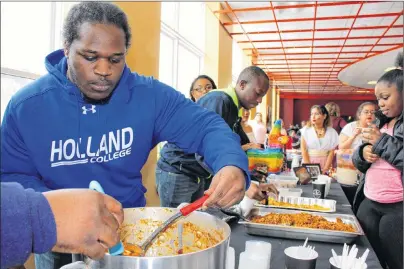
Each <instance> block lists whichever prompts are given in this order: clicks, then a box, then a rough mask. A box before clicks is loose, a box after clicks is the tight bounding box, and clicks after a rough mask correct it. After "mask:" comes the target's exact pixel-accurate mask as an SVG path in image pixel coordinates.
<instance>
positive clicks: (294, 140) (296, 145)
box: [288, 126, 301, 149]
mask: <svg viewBox="0 0 404 269" xmlns="http://www.w3.org/2000/svg"><path fill="white" fill-rule="evenodd" d="M288 134H289V137H290V138H291V139H290V142H291V149H300V139H301V133H300V130H299V127H298V126H294V127H293V128H290V129H289V130H288Z"/></svg>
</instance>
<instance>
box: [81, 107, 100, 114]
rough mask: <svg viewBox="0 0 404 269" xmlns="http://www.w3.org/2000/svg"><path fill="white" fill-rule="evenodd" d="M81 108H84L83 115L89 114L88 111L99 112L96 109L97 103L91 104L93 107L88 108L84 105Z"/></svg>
mask: <svg viewBox="0 0 404 269" xmlns="http://www.w3.org/2000/svg"><path fill="white" fill-rule="evenodd" d="M81 109H83V115H87V112H89V111H91V112H92V113H93V114H94V113H95V112H97V110H95V105H91V108H86V106H82V107H81Z"/></svg>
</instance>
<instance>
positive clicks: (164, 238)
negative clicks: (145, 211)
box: [121, 219, 224, 257]
mask: <svg viewBox="0 0 404 269" xmlns="http://www.w3.org/2000/svg"><path fill="white" fill-rule="evenodd" d="M162 224H163V221H158V220H152V219H140V220H138V221H137V222H136V223H135V224H126V225H124V226H122V227H121V239H122V242H123V245H124V248H125V251H124V253H123V255H124V256H138V255H137V254H136V251H137V250H136V249H135V248H133V249H132V247H131V246H130V244H128V243H132V244H140V243H141V242H143V240H144V239H145V238H146V237H147V236H148V235H149V234H151V233H152V232H153V231H154V230H155V229H156V228H157V227H158V226H160V225H162ZM223 239H224V235H223V233H222V232H220V231H216V230H206V229H203V228H201V227H199V226H197V225H195V224H193V223H191V222H188V221H184V222H183V235H182V242H183V247H182V253H183V254H185V253H192V252H196V251H200V250H204V249H207V248H209V247H212V246H215V245H216V244H218V243H219V242H221V241H222V240H223ZM178 251H179V242H178V222H176V223H174V224H172V225H170V226H169V227H168V228H167V229H166V230H165V231H164V232H162V233H161V235H160V236H159V237H158V238H156V240H155V241H154V242H153V243H152V245H151V246H150V248H149V249H148V251H147V253H146V256H149V257H155V256H171V255H177V254H178Z"/></svg>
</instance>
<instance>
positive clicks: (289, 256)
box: [284, 247, 318, 269]
mask: <svg viewBox="0 0 404 269" xmlns="http://www.w3.org/2000/svg"><path fill="white" fill-rule="evenodd" d="M284 252H285V269H315V268H316V262H317V258H318V253H317V252H316V251H313V253H314V256H313V257H311V258H310V257H309V255H308V254H309V252H310V250H309V249H306V248H301V247H288V248H287V249H285V251H284Z"/></svg>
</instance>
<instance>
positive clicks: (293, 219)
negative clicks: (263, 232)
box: [251, 213, 356, 232]
mask: <svg viewBox="0 0 404 269" xmlns="http://www.w3.org/2000/svg"><path fill="white" fill-rule="evenodd" d="M251 221H252V222H254V223H261V224H275V225H284V226H294V227H302V228H314V229H323V230H333V231H344V232H356V230H355V227H354V226H353V225H351V224H346V223H344V222H343V221H342V220H341V218H336V222H333V221H328V220H327V219H325V218H324V217H321V216H315V215H312V214H309V213H297V214H282V213H269V214H266V215H263V216H253V217H251Z"/></svg>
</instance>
